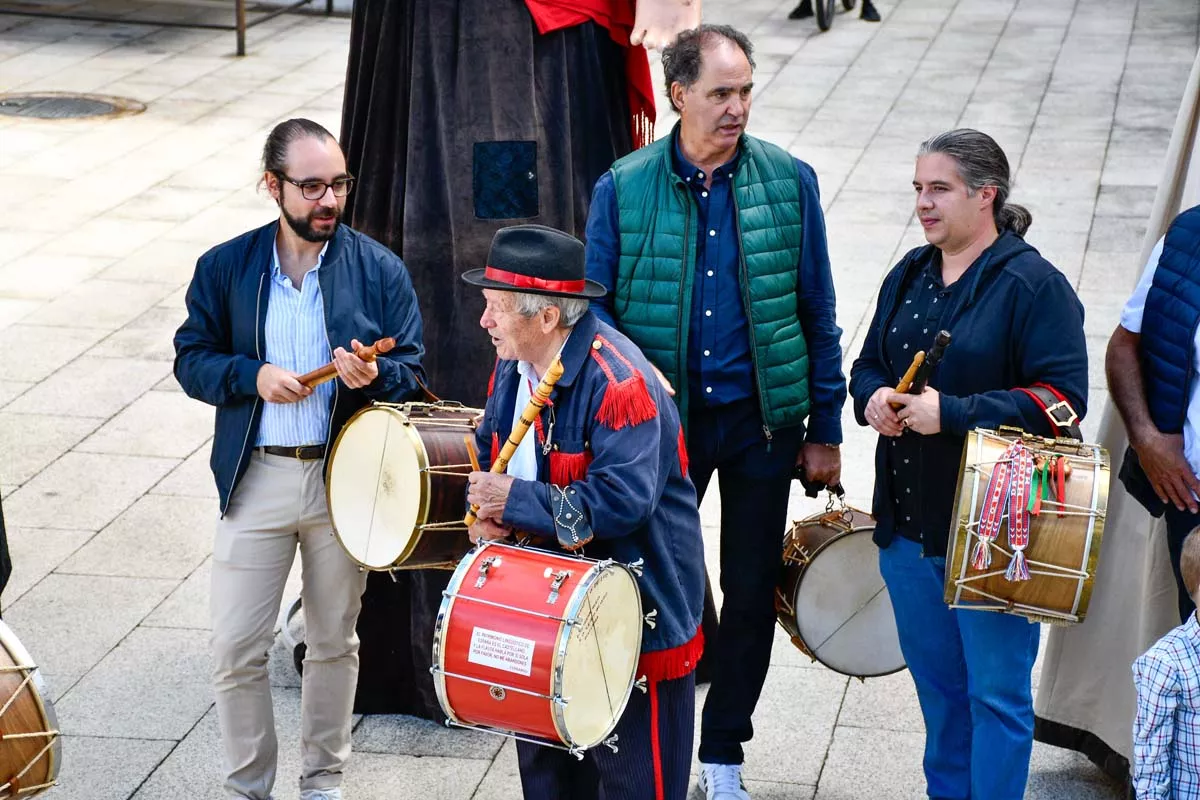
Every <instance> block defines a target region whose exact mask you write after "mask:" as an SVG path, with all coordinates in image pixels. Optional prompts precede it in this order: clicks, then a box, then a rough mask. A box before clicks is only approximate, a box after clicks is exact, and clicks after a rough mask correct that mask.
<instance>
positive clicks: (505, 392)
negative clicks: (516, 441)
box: [476, 311, 704, 680]
mask: <svg viewBox="0 0 1200 800" xmlns="http://www.w3.org/2000/svg"><path fill="white" fill-rule="evenodd" d="M561 357H562V363H563V368H564V371H563V375H562V377H561V378H560V379H559V381H558V384H557V385H556V386H555V388H554V391H553V393H552V394H551V395H550V404H549V405H548V406H547V408H545V409H543V410H542V413H541V415H540V417H539V418H538V421H537V425H536V426H535V428H534V429H531V430H530V431H529V433H528V434H527V435H529V436H537V437H538V444H539V447H538V448H537V449H536V452H537V459H538V480H537V481H528V480H521V479H517V480H516V481H515V482H514V483H513V486H512V489H511V490H510V492H509V495H508V503H507V505H506V507H505V509H504V518H503V522H504V523H505V524H506V525H510V526H512V527H513V528H514V529H516V530H520V531H522V532H525V533H529V534H533V535H534V536H538V537H547V538H549V539H550V540H551V541H556V542H559V543H560V544H561V545H563V546H566V547H568V548H569V549H572V550H574V551H575V552H577V553H579V554H581V555H586V556H587V557H589V558H599V559H605V558H611V559H614V560H615V561H618V562H621V563H626V564H629V563H633V562H635V561H637V560H638V559H641V560H642V563H643V574H642V576H641V577H640V578H639V579H638V586H639V588H640V591H641V596H642V611H643V613H646V614H651V615H652V616H651V617H650V618H651V620H652V621H653V623H654V626H653V627H650V626H647V627H646V628H645V629H644V630H643V634H642V653H643V656H642V665H641V668H640V670H639V674H647V675H648V677H649V678H650V679H651V680H665V679H668V678H672V677H682V676H683V675H686V674H688V673H689V672H691V670H692V669H694V668H695V664H696V659H697V658H698V657H699V655H700V652H701V649H702V647H703V639H702V638H701V636H700V634H699V627H700V616H701V613H702V611H703V607H704V546H703V542H702V540H701V536H700V512H699V510H698V509H697V505H696V489H695V487H694V486H693V485H692V481H691V479H690V478H689V477H688V476H687V453H686V450H685V448H684V445H683V429H682V427H681V426H680V423H679V414H678V412H677V411H676V408H675V404H674V403H673V402H672V401H671V398H670V397H669V396H668V395H667V393H666V390H665V389H663V387H662V385H661V384H660V383H659V382H658V380H657V379H656V378H654V377H653V372H652V370H651V369H650V365H649V362H647V361H646V359H645V357H644V356H643V355H642V353H641V351H639V350H638V349H637V347H635V346H634V344H633V343H632V342H630V341H629V340H628V339H627V338H625V336H623V335H622V334H621V333H619V332H618V331H617V330H616V329H614V328H612V327H611V326H609V325H606V324H605V323H603V322H601V321H600V320H599V318H597V317H596V316H595V314H593V313H592V312H590V311H589V312H587V313H586V314H584V316H583V318H582V319H580V321H579V322H578V324H576V326H575V328H574V330H573V331H572V333H571V336H570V338H568V339H567V342H566V344H565V346H564V347H563V351H562V355H561ZM646 376H650V377H646ZM519 380H521V376H520V375H519V374H518V372H517V362H516V361H498V362H497V363H496V369H495V371H494V372H493V374H492V382H491V384H490V386H489V390H488V400H487V406H486V408H485V411H484V418H483V423H482V424H481V425H480V427H479V429H478V431H477V434H476V436H477V444H478V447H479V451H480V453H481V454H482V455H483V456H484V458H481V462H484V461H486V463H482V466H483V468H484V469H487V468H488V467H489V466H490V465H491V463H492V461H493V460H494V459H495V457H496V455H497V454H498V452H499V448H500V443H502V442H504V441H505V440H506V439H507V438H508V435H509V433H510V432H511V430H512V421H513V410H514V409H513V406H514V404H515V402H516V392H517V381H519ZM568 514H569V515H570V516H569V517H568ZM580 545H582V549H577V548H579V547H580Z"/></svg>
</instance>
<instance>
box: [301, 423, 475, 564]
mask: <svg viewBox="0 0 1200 800" xmlns="http://www.w3.org/2000/svg"><path fill="white" fill-rule="evenodd" d="M482 413H483V412H482V411H480V410H479V409H477V408H464V407H463V406H460V405H458V404H456V403H455V404H440V403H434V404H430V403H406V404H404V405H392V404H388V403H378V404H375V405H371V406H367V407H366V408H363V409H361V410H360V411H359V412H358V413H357V414H355V415H354V416H353V417H351V418H350V420H349V421H348V422H347V423H346V425H345V426H344V427H343V428H342V432H341V433H340V434H338V437H337V440H336V441H335V442H334V444H333V451H332V453H331V454H330V457H329V473H328V475H326V479H325V488H326V492H327V494H328V499H329V516H330V519H331V520H332V521H333V530H334V533H335V534H337V539H338V542H339V543H340V544H341V545H342V549H344V550H345V551H346V553H347V555H349V556H350V558H351V559H353V560H354V561H355V562H356V563H357V564H359V565H360V566H363V567H366V568H367V569H371V570H393V569H428V568H432V567H442V568H446V569H453V568H454V566H455V565H456V564H457V563H458V561H459V559H461V558H462V556H463V554H464V553H466V552H467V551H468V550H470V549H471V541H470V539H469V538H467V528H466V526H465V525H464V524H463V515H464V514H465V512H466V506H465V505H464V504H465V502H466V486H467V475H469V474H470V472H471V453H470V449H471V448H473V447H474V446H475V445H474V439H475V427H476V420H477V419H478V418H479V417H480V416H481V415H482Z"/></svg>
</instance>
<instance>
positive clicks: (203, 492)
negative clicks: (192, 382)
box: [150, 392, 217, 509]
mask: <svg viewBox="0 0 1200 800" xmlns="http://www.w3.org/2000/svg"><path fill="white" fill-rule="evenodd" d="M177 394H180V395H181V396H182V394H181V393H179V392H177ZM211 450H212V440H211V439H210V440H208V441H207V442H206V443H205V444H204V445H203V446H202V447H200V448H198V449H197V450H196V452H194V453H192V454H191V455H190V456H188V457H187V458H186V459H185V460H184V461H183V463H181V464H180V465H179V466H177V467H176V468H175V469H173V470H171V472H170V474H168V475H167V476H166V477H165V478H163V479H162V480H161V481H159V482H158V483H157V484H155V485H154V488H152V489H151V490H150V492H151V493H152V494H169V495H182V496H184V497H207V498H210V500H211V501H212V507H213V508H214V509H216V508H217V485H216V482H215V481H214V480H213V474H212V468H211V467H209V463H208V461H209V457H210V453H211Z"/></svg>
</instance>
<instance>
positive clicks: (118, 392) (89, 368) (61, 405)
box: [5, 358, 171, 419]
mask: <svg viewBox="0 0 1200 800" xmlns="http://www.w3.org/2000/svg"><path fill="white" fill-rule="evenodd" d="M170 372H171V365H170V364H165V363H163V362H161V361H152V360H149V359H143V358H84V359H80V360H78V361H77V362H75V363H74V364H72V366H71V369H70V370H69V371H65V370H64V371H59V372H56V373H55V374H53V375H51V376H50V377H49V378H47V379H46V380H44V381H42V382H41V383H39V384H37V385H36V387H34V388H33V389H32V390H31V391H29V392H26V393H25V394H24V395H23V396H22V397H21V398H20V400H18V401H17V402H14V403H11V404H10V405H9V406H8V407H7V408H6V409H5V410H6V411H11V412H13V413H17V414H21V413H25V414H62V415H64V416H75V417H99V418H102V419H108V418H109V417H111V416H112V415H114V414H116V413H117V412H118V411H120V410H121V409H123V408H125V407H126V406H127V405H129V404H130V403H132V402H133V401H134V400H136V399H137V398H138V397H140V396H141V395H142V394H143V393H144V392H146V391H147V390H148V389H150V388H151V387H153V386H154V384H156V383H158V381H160V380H162V379H163V378H164V377H165V376H167V375H169V374H170Z"/></svg>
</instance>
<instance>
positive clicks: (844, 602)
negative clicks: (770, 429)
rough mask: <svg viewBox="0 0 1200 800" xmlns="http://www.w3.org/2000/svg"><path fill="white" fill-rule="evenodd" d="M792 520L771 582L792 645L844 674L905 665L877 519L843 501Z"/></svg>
mask: <svg viewBox="0 0 1200 800" xmlns="http://www.w3.org/2000/svg"><path fill="white" fill-rule="evenodd" d="M829 497H830V501H829V506H828V507H827V508H826V510H825V512H824V513H822V514H814V515H813V516H811V517H808V518H806V519H802V520H800V521H799V522H796V523H794V524H793V525H792V529H791V530H790V531H788V532H787V534H786V535H785V536H784V539H783V571H782V572H781V573H780V582H779V586H778V587H776V589H775V612H776V615H777V616H778V618H779V625H780V626H781V627H782V628H783V629H784V630H785V631H787V633H788V635H789V636H791V637H792V644H794V645H796V647H797V648H799V650H800V651H801V652H802V653H804V654H805V655H807V656H808V657H810V658H811V659H813V660H814V661H820V662H821V663H822V664H824V665H825V666H827V667H829V668H830V669H832V670H834V671H836V672H840V673H842V674H843V675H853V676H854V677H856V678H870V677H876V676H879V675H889V674H891V673H893V672H897V671H899V670H902V669H904V656H903V655H902V654H901V652H900V639H899V636H898V634H897V633H896V618H895V616H894V615H893V612H892V600H891V597H890V596H889V595H888V590H887V586H886V585H884V582H883V576H882V575H880V574H879V548H877V547H876V546H875V543H874V542H873V541H872V540H871V534H872V533H873V532H874V530H875V520H874V519H872V518H871V515H870V514H867V513H866V512H865V511H859V510H858V509H856V508H850V507H848V506H846V505H844V504H842V505H841V506H840V507H836V508H835V507H834V500H833V495H832V494H830V496H829Z"/></svg>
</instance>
